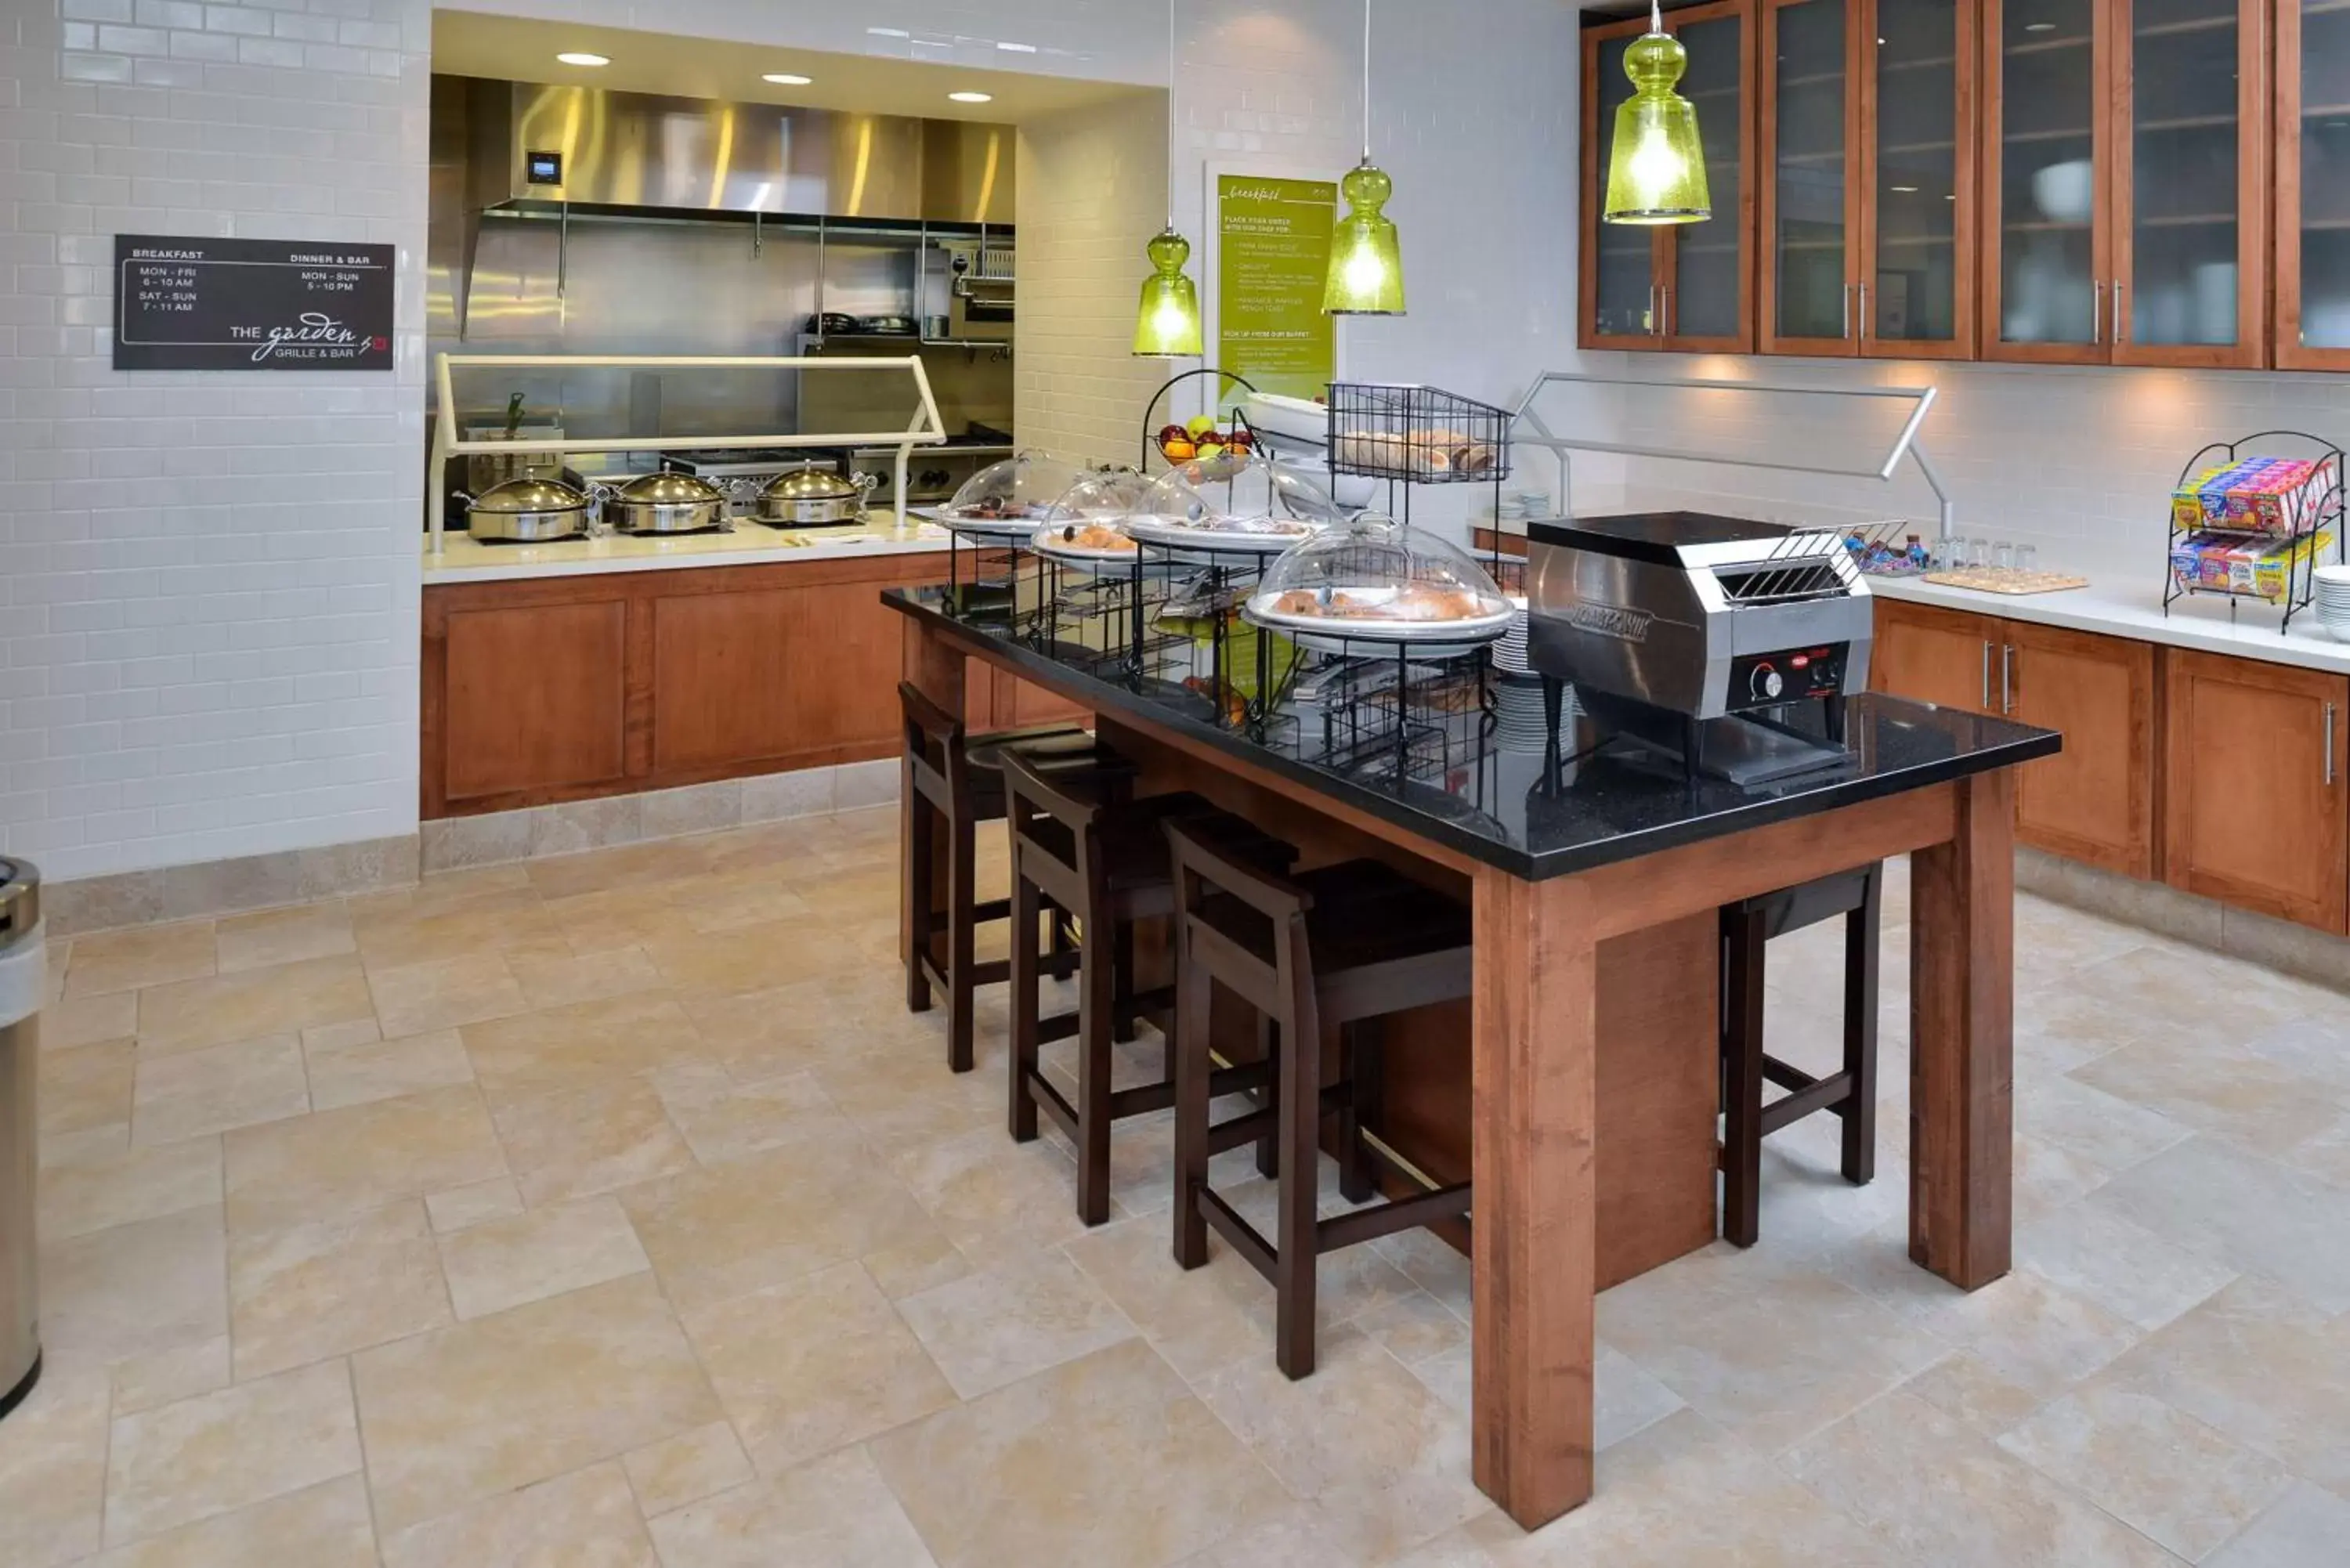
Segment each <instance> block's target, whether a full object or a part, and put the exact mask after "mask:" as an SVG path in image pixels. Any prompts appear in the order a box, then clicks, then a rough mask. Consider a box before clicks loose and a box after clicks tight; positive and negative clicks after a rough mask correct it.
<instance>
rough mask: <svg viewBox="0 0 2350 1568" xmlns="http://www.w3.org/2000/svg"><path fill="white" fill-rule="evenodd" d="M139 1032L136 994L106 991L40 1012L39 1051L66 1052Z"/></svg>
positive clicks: (75, 997) (53, 1004)
mask: <svg viewBox="0 0 2350 1568" xmlns="http://www.w3.org/2000/svg"><path fill="white" fill-rule="evenodd" d="M136 1033H139V993H138V992H135V991H118V992H108V993H107V994H105V995H103V996H68V997H67V998H65V999H64V1000H63V1001H61V1002H49V1003H48V1004H47V1006H45V1007H43V1008H42V1009H41V1049H42V1050H44V1051H69V1050H71V1049H73V1048H74V1047H75V1046H77V1045H95V1044H99V1043H100V1042H102V1041H107V1040H128V1039H130V1037H131V1036H132V1035H134V1034H136Z"/></svg>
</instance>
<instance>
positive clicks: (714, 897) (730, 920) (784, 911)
mask: <svg viewBox="0 0 2350 1568" xmlns="http://www.w3.org/2000/svg"><path fill="white" fill-rule="evenodd" d="M671 901H672V902H673V903H674V904H675V905H676V907H677V910H678V912H679V913H680V914H681V915H683V916H684V917H685V923H686V924H687V925H689V926H691V927H692V928H693V929H695V930H697V931H733V930H740V929H743V927H745V926H764V925H768V924H772V923H773V922H775V921H776V920H788V919H795V918H797V917H799V916H802V915H806V914H810V913H821V912H822V911H821V910H819V909H815V908H814V907H813V906H811V905H810V904H809V903H808V901H807V899H806V898H803V897H802V896H801V895H800V894H798V893H797V892H795V891H794V890H793V889H792V888H791V886H790V884H788V883H786V882H785V881H784V880H783V879H782V878H781V877H777V876H776V875H775V872H774V871H773V870H771V869H768V868H765V867H754V868H752V869H748V870H743V871H726V872H716V873H712V875H710V876H706V877H695V878H694V879H693V881H692V882H691V883H689V884H687V885H686V889H685V890H684V891H683V892H681V895H679V896H677V897H675V898H672V900H671Z"/></svg>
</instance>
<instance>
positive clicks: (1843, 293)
mask: <svg viewBox="0 0 2350 1568" xmlns="http://www.w3.org/2000/svg"><path fill="white" fill-rule="evenodd" d="M1837 293H1838V296H1839V297H1840V298H1842V299H1843V301H1844V325H1843V326H1842V327H1839V328H1837V329H1836V336H1837V337H1851V336H1852V285H1850V284H1846V285H1845V286H1844V287H1843V288H1842V289H1840V290H1838V291H1837Z"/></svg>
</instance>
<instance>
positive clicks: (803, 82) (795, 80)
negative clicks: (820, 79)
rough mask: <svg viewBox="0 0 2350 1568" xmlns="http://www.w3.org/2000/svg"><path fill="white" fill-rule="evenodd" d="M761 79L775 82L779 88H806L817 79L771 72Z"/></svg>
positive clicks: (782, 72)
mask: <svg viewBox="0 0 2350 1568" xmlns="http://www.w3.org/2000/svg"><path fill="white" fill-rule="evenodd" d="M759 79H760V80H761V81H763V82H773V83H775V85H776V86H777V87H806V86H807V85H808V83H810V82H812V81H814V80H815V79H816V78H814V77H804V76H800V75H798V74H796V73H795V72H792V71H769V72H768V73H767V74H766V75H764V76H763V77H761V78H759Z"/></svg>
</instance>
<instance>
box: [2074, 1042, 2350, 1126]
mask: <svg viewBox="0 0 2350 1568" xmlns="http://www.w3.org/2000/svg"><path fill="white" fill-rule="evenodd" d="M2071 1076H2072V1077H2074V1078H2075V1079H2077V1080H2079V1081H2080V1082H2081V1083H2084V1084H2085V1085H2088V1086H2089V1087H2091V1088H2093V1089H2102V1090H2104V1091H2105V1092H2106V1094H2109V1095H2111V1096H2114V1097H2116V1099H2126V1100H2128V1101H2130V1102H2131V1103H2133V1104H2135V1105H2140V1106H2146V1107H2147V1109H2149V1110H2153V1111H2156V1112H2158V1113H2159V1114H2161V1115H2163V1116H2168V1117H2169V1118H2170V1119H2171V1120H2172V1121H2175V1122H2178V1124H2180V1125H2181V1126H2183V1127H2192V1128H2194V1129H2195V1130H2197V1131H2198V1132H2205V1133H2211V1134H2215V1135H2217V1136H2219V1137H2224V1138H2227V1139H2229V1140H2230V1141H2231V1142H2234V1143H2236V1144H2239V1145H2241V1146H2242V1147H2245V1148H2248V1149H2253V1150H2262V1149H2272V1148H2281V1147H2285V1146H2286V1145H2289V1144H2293V1143H2298V1142H2300V1141H2301V1140H2302V1139H2303V1138H2305V1137H2310V1136H2311V1135H2312V1134H2314V1133H2316V1132H2319V1131H2321V1130H2323V1129H2324V1127H2326V1126H2328V1125H2329V1124H2330V1123H2331V1122H2332V1121H2333V1120H2334V1116H2335V1115H2336V1114H2337V1113H2338V1112H2339V1110H2340V1109H2341V1107H2342V1104H2343V1096H2345V1092H2350V1091H2345V1089H2344V1088H2343V1087H2342V1086H2338V1085H2331V1084H2328V1083H2326V1082H2325V1081H2324V1080H2323V1079H2318V1078H2314V1077H2313V1076H2311V1075H2309V1074H2307V1073H2305V1072H2297V1071H2295V1070H2293V1068H2292V1067H2288V1066H2285V1065H2282V1064H2279V1063H2277V1062H2275V1061H2273V1060H2272V1059H2271V1058H2269V1057H2267V1056H2264V1055H2262V1054H2260V1053H2259V1052H2257V1051H2255V1050H2253V1049H2251V1045H2250V1044H2249V1043H2247V1044H2225V1043H2223V1042H2220V1041H2214V1040H2210V1039H2158V1040H2149V1041H2147V1042H2145V1043H2143V1044H2136V1045H2128V1046H2125V1047H2123V1048H2122V1049H2121V1050H2118V1051H2116V1052H2114V1053H2112V1054H2110V1055H2106V1056H2100V1057H2098V1058H2097V1059H2096V1060H2095V1062H2091V1063H2088V1064H2085V1065H2083V1066H2080V1067H2076V1068H2074V1070H2073V1072H2072V1074H2071Z"/></svg>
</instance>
